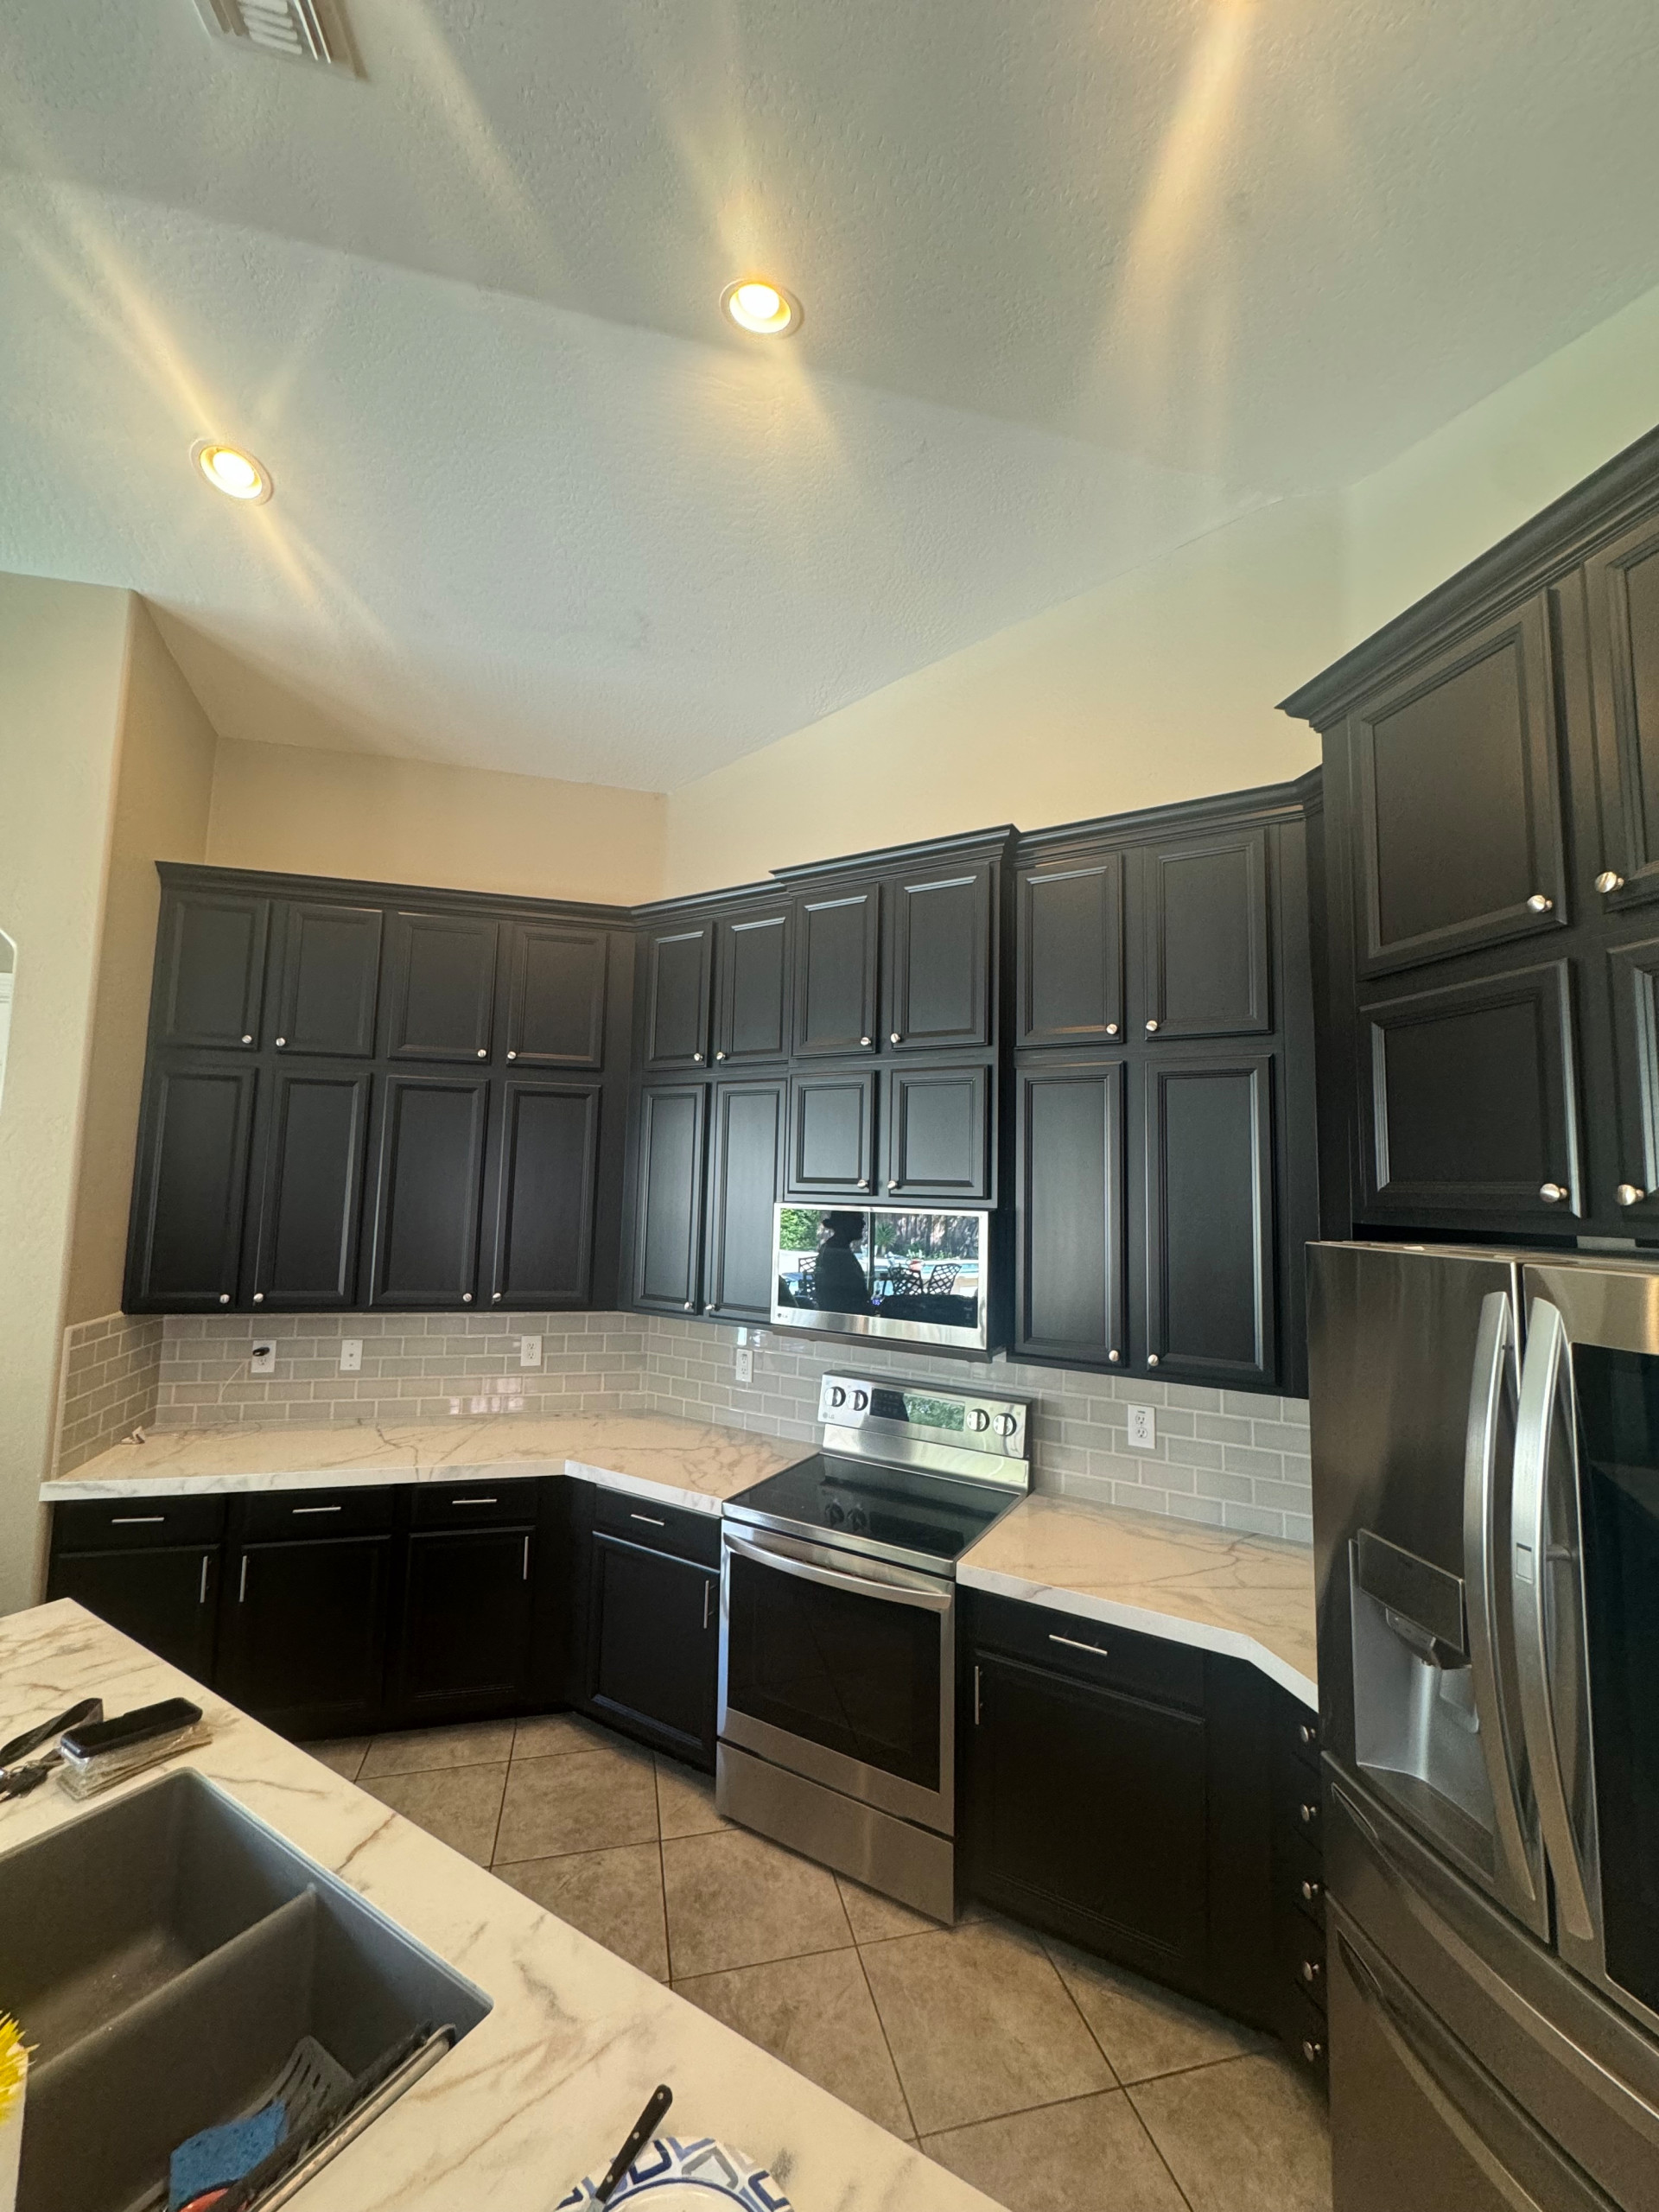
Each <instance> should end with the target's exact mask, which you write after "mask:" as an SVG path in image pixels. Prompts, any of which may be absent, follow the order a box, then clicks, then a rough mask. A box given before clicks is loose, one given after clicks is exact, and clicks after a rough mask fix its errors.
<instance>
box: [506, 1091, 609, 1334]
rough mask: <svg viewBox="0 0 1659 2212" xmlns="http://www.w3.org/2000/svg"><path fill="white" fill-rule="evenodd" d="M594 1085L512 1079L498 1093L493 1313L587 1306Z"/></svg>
mask: <svg viewBox="0 0 1659 2212" xmlns="http://www.w3.org/2000/svg"><path fill="white" fill-rule="evenodd" d="M600 1110H601V1098H600V1086H599V1084H597V1083H591V1082H590V1083H552V1082H548V1081H539V1082H538V1081H537V1079H536V1078H535V1077H524V1076H515V1077H511V1078H510V1079H509V1080H508V1081H507V1082H505V1083H504V1084H502V1086H501V1104H500V1128H499V1138H498V1153H497V1161H496V1175H495V1223H494V1240H493V1254H492V1257H491V1260H490V1265H489V1276H490V1302H491V1304H492V1305H493V1306H532V1307H536V1308H538V1309H539V1308H541V1307H544V1306H585V1305H586V1304H587V1303H588V1291H589V1288H590V1287H591V1285H592V1282H593V1276H594V1202H595V1198H596V1195H597V1191H598V1178H599V1122H600Z"/></svg>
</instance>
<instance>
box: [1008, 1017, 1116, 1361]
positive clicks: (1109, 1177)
mask: <svg viewBox="0 0 1659 2212" xmlns="http://www.w3.org/2000/svg"><path fill="white" fill-rule="evenodd" d="M1018 1080H1019V1086H1020V1102H1019V1116H1018V1134H1017V1141H1018V1146H1019V1160H1020V1166H1019V1190H1020V1200H1019V1220H1018V1232H1019V1244H1018V1248H1017V1251H1016V1255H1015V1269H1016V1287H1015V1310H1016V1313H1017V1315H1018V1319H1017V1322H1016V1344H1015V1349H1016V1350H1017V1351H1018V1352H1019V1353H1020V1355H1021V1356H1022V1357H1034V1358H1038V1359H1046V1360H1058V1361H1063V1362H1065V1363H1067V1364H1070V1365H1073V1366H1091V1367H1097V1366H1102V1365H1105V1366H1113V1367H1115V1366H1117V1365H1120V1364H1121V1363H1122V1361H1123V1360H1124V1358H1125V1357H1127V1344H1128V1338H1127V1335H1126V1333H1125V1313H1124V1307H1125V1302H1126V1301H1125V1297H1124V1217H1123V1149H1124V1127H1123V1080H1124V1076H1123V1063H1122V1060H1121V1059H1119V1060H1109V1059H1105V1058H1102V1059H1100V1060H1098V1061H1096V1060H1088V1061H1079V1062H1071V1063H1059V1062H1056V1063H1051V1064H1049V1065H1044V1066H1040V1067H1037V1068H1029V1067H1027V1068H1024V1069H1022V1070H1021V1071H1020V1076H1019V1078H1018Z"/></svg>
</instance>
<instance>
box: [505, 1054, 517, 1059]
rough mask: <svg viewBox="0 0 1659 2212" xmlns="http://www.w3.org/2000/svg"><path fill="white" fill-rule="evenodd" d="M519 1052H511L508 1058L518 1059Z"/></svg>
mask: <svg viewBox="0 0 1659 2212" xmlns="http://www.w3.org/2000/svg"><path fill="white" fill-rule="evenodd" d="M507 1058H509V1059H510V1060H516V1059H517V1058H518V1053H517V1052H509V1053H508V1054H507Z"/></svg>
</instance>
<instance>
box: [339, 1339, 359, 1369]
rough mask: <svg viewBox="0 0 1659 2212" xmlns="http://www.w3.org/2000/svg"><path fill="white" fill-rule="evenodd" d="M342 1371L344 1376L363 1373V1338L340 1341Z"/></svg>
mask: <svg viewBox="0 0 1659 2212" xmlns="http://www.w3.org/2000/svg"><path fill="white" fill-rule="evenodd" d="M362 1372H363V1339H362V1338H361V1337H342V1338H340V1373H341V1374H342V1375H360V1374H361V1373H362Z"/></svg>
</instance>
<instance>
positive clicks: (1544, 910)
mask: <svg viewBox="0 0 1659 2212" xmlns="http://www.w3.org/2000/svg"><path fill="white" fill-rule="evenodd" d="M1527 904H1528V906H1529V907H1530V908H1531V909H1532V911H1533V912H1534V913H1535V914H1548V912H1550V911H1551V910H1552V909H1553V907H1554V904H1555V901H1554V899H1546V898H1545V896H1544V894H1543V893H1542V892H1541V891H1535V892H1534V893H1533V894H1532V896H1531V898H1530V899H1528V901H1527Z"/></svg>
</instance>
